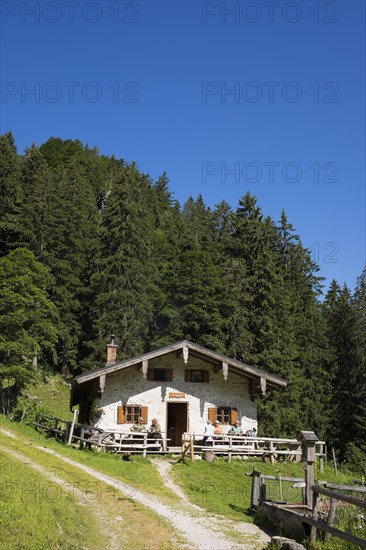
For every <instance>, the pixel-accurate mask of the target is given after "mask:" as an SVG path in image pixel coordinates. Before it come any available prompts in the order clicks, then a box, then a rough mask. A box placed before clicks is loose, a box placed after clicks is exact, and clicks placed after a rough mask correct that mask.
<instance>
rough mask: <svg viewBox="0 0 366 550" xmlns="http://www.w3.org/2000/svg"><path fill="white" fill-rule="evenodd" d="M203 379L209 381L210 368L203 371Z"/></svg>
mask: <svg viewBox="0 0 366 550" xmlns="http://www.w3.org/2000/svg"><path fill="white" fill-rule="evenodd" d="M202 381H203V382H206V383H208V370H204V371H203V378H202Z"/></svg>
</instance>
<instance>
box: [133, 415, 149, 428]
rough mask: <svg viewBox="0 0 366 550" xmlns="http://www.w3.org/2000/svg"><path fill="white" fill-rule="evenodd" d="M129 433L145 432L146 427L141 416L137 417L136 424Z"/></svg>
mask: <svg viewBox="0 0 366 550" xmlns="http://www.w3.org/2000/svg"><path fill="white" fill-rule="evenodd" d="M131 432H146V425H145V424H144V419H143V418H142V417H141V416H139V417H138V419H137V422H135V424H134V425H133V426H132V428H131Z"/></svg>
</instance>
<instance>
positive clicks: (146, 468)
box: [0, 415, 179, 505]
mask: <svg viewBox="0 0 366 550" xmlns="http://www.w3.org/2000/svg"><path fill="white" fill-rule="evenodd" d="M0 426H2V427H3V428H4V429H8V430H10V431H12V432H13V433H14V434H16V435H17V436H18V437H19V438H20V439H21V440H22V441H23V443H25V442H28V444H27V446H28V447H29V446H34V445H39V446H46V447H47V448H49V449H52V450H54V451H56V452H58V453H59V454H62V455H63V456H67V457H69V458H72V459H73V460H76V461H77V462H80V464H84V465H85V466H89V467H90V468H94V469H96V470H98V471H99V472H102V473H105V474H107V475H110V476H112V477H114V478H116V479H117V480H119V481H121V483H122V484H123V483H128V484H129V485H131V486H132V487H134V488H135V489H137V490H139V489H141V490H143V491H144V492H146V493H150V494H152V495H155V496H158V497H159V498H160V499H161V500H164V502H166V503H167V504H171V505H174V504H176V503H177V502H178V501H179V498H178V497H177V496H176V495H175V494H174V493H173V492H172V491H169V489H167V488H166V487H164V486H163V484H162V482H161V477H160V475H159V473H158V472H157V470H156V468H155V467H154V466H153V464H151V461H150V459H149V458H142V457H140V456H134V457H133V459H132V461H131V462H124V461H122V460H121V456H120V455H114V454H111V453H97V452H95V451H87V450H79V449H78V448H74V447H71V446H67V445H64V444H62V443H60V442H58V441H56V440H55V439H53V438H52V437H46V436H45V435H44V434H43V433H40V432H36V431H35V429H34V428H32V427H30V426H27V425H26V424H19V423H17V422H12V421H10V420H9V419H8V418H6V417H5V416H3V415H0ZM39 452H40V453H41V452H42V451H39ZM42 454H43V455H46V453H44V452H43V453H42ZM46 456H50V455H46Z"/></svg>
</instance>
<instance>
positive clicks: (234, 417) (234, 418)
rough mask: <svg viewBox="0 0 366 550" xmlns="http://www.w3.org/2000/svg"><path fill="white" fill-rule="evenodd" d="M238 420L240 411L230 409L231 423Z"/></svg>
mask: <svg viewBox="0 0 366 550" xmlns="http://www.w3.org/2000/svg"><path fill="white" fill-rule="evenodd" d="M237 420H238V411H237V410H236V409H231V410H230V424H234V423H235V422H236V421H237Z"/></svg>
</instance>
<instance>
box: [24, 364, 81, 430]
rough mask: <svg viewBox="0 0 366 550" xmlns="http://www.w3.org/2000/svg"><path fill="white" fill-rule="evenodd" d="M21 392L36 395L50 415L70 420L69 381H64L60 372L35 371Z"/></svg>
mask: <svg viewBox="0 0 366 550" xmlns="http://www.w3.org/2000/svg"><path fill="white" fill-rule="evenodd" d="M22 393H23V395H29V396H32V397H37V398H38V399H39V400H40V402H41V404H42V405H43V406H44V407H45V408H46V409H47V410H48V411H49V413H50V415H51V416H55V417H56V418H60V419H61V420H72V414H71V412H70V405H69V403H70V383H69V382H65V380H63V378H62V377H61V375H60V374H43V373H37V374H36V376H35V379H34V381H33V382H32V383H31V384H29V385H28V386H27V387H26V388H25V389H24V390H23V392H22Z"/></svg>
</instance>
